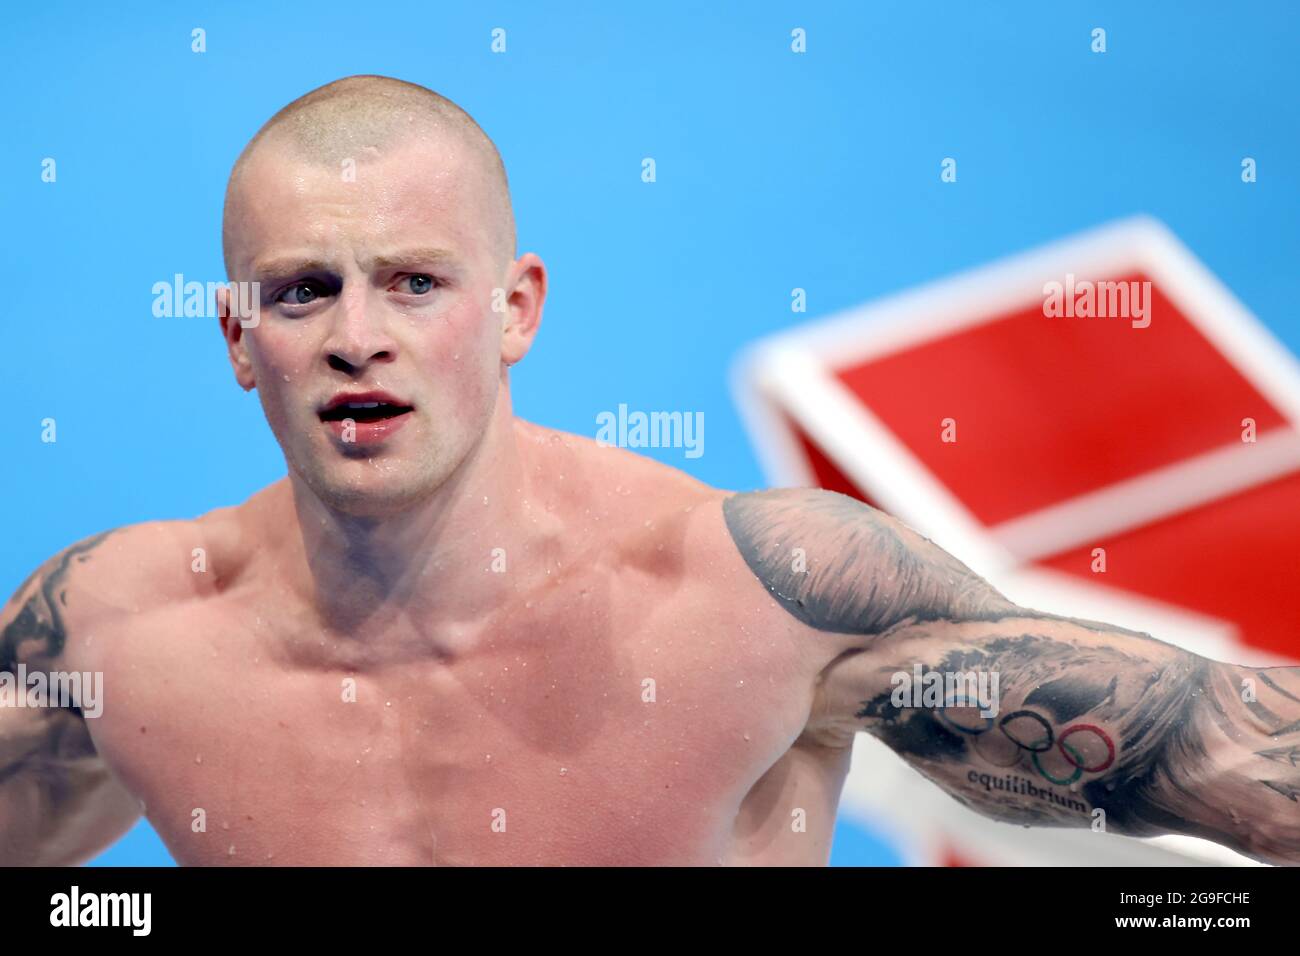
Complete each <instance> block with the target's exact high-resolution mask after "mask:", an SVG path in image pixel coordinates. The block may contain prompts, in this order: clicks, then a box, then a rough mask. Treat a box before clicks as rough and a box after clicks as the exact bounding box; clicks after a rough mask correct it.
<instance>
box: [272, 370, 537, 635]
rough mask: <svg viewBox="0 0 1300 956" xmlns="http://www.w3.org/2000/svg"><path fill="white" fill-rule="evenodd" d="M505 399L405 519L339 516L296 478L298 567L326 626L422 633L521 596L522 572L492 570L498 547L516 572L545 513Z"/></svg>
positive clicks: (353, 631) (350, 631)
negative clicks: (533, 494)
mask: <svg viewBox="0 0 1300 956" xmlns="http://www.w3.org/2000/svg"><path fill="white" fill-rule="evenodd" d="M502 398H503V401H500V402H498V404H497V409H496V412H494V414H493V417H492V420H491V423H490V425H489V428H488V431H487V433H486V434H485V435H484V437H483V440H482V441H481V442H480V443H479V444H478V446H476V447H475V448H474V449H473V450H472V451H471V452H470V454H469V455H468V456H467V457H466V459H465V460H464V461H462V462H461V463H460V465H459V466H457V468H456V470H455V471H454V472H453V473H452V474H451V475H450V476H449V477H448V478H447V480H446V481H444V482H443V483H442V484H441V485H440V486H439V487H438V488H437V490H435V491H434V492H433V493H431V494H430V495H428V496H427V497H426V498H424V499H421V500H420V501H419V502H418V503H416V504H414V505H412V506H410V507H408V508H405V509H403V510H402V511H400V512H395V513H392V514H387V515H383V516H376V517H370V516H367V517H358V516H356V515H350V514H346V513H343V512H340V511H338V510H336V509H334V508H331V507H330V506H329V505H327V504H326V503H325V502H324V501H322V500H321V499H320V498H319V497H318V496H317V495H316V494H315V492H313V491H312V490H311V489H310V488H309V487H308V486H307V485H306V483H305V482H304V481H302V479H301V478H300V477H298V476H297V475H296V474H294V473H293V472H290V487H291V488H292V495H293V508H294V510H295V512H296V514H297V523H298V527H299V529H300V530H301V538H300V539H299V540H297V541H296V545H297V546H296V547H295V548H294V550H295V551H298V552H299V555H298V557H299V559H300V560H295V561H294V562H293V563H294V564H296V565H297V566H298V567H299V568H302V569H303V571H304V574H303V576H302V578H300V581H301V585H302V587H301V589H302V591H303V593H304V596H305V597H306V598H307V600H308V602H309V605H310V606H311V607H313V608H314V609H315V612H316V614H317V615H318V618H319V621H320V624H321V626H322V627H323V628H326V629H328V630H330V631H333V632H335V633H338V634H340V635H348V636H352V637H357V638H364V637H365V636H366V633H367V632H371V633H373V632H375V631H380V630H385V629H387V628H389V627H390V626H393V625H398V626H402V625H410V626H413V627H415V628H416V629H417V630H420V631H423V630H424V629H425V628H427V627H430V626H436V625H437V624H439V623H446V624H454V623H455V622H458V621H476V620H480V619H481V618H482V616H483V609H484V608H485V607H486V608H493V607H497V606H499V605H500V604H502V603H503V602H504V601H505V600H507V599H508V598H509V597H510V596H511V595H512V594H514V593H515V591H516V588H517V584H516V576H515V575H514V574H512V573H492V564H493V556H494V549H496V548H501V549H503V550H502V551H501V552H496V554H497V555H504V557H505V559H506V561H507V562H508V563H507V565H506V569H507V572H511V571H513V568H514V565H515V563H516V562H519V561H521V559H522V558H523V556H524V555H525V554H526V553H529V552H531V551H532V550H533V543H534V539H535V538H537V537H538V536H539V534H538V531H537V530H536V529H537V525H536V523H535V522H533V521H531V520H530V517H531V516H530V514H529V512H534V513H536V512H537V511H538V510H540V511H541V513H542V514H545V510H544V509H534V508H533V506H532V503H531V501H530V500H529V495H530V489H529V487H528V485H527V482H526V469H525V468H524V462H523V460H522V459H523V456H524V453H523V452H522V451H521V448H520V442H519V439H518V436H517V434H516V430H515V427H514V417H513V413H512V412H511V410H510V402H509V399H508V395H503V396H502ZM546 533H548V532H546V531H543V532H542V534H546Z"/></svg>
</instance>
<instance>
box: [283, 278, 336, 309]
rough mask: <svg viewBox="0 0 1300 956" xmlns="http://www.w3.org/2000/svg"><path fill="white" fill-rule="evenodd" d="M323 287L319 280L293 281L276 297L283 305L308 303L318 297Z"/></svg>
mask: <svg viewBox="0 0 1300 956" xmlns="http://www.w3.org/2000/svg"><path fill="white" fill-rule="evenodd" d="M324 291H325V290H324V287H323V286H321V284H320V283H319V282H295V283H294V284H293V285H291V286H289V287H287V288H286V289H285V290H284V291H283V292H281V293H280V294H279V295H278V296H277V297H276V300H275V301H276V302H283V303H284V304H285V305H310V304H311V303H312V302H315V301H316V300H317V299H318V298H320V294H321V293H322V292H324Z"/></svg>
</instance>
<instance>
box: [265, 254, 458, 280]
mask: <svg viewBox="0 0 1300 956" xmlns="http://www.w3.org/2000/svg"><path fill="white" fill-rule="evenodd" d="M455 259H456V254H455V253H454V252H452V251H451V250H450V249H440V248H436V247H434V246H420V247H417V248H413V249H400V250H397V251H395V252H389V253H381V254H380V255H377V256H371V257H370V258H369V259H367V260H364V261H363V262H362V263H361V265H362V267H363V268H364V269H365V271H367V272H369V271H371V270H372V269H391V268H393V267H394V266H413V265H418V264H420V263H434V262H437V263H444V262H453V261H455ZM332 270H333V266H332V265H331V264H330V263H329V262H327V261H326V260H324V259H320V258H315V257H312V256H305V257H304V256H281V257H279V258H272V259H264V260H258V261H255V262H254V263H253V267H252V273H253V278H254V279H256V280H262V281H265V280H267V279H279V278H282V277H285V276H290V275H295V274H298V273H303V272H330V271H332Z"/></svg>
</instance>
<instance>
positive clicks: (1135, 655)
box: [723, 489, 1300, 863]
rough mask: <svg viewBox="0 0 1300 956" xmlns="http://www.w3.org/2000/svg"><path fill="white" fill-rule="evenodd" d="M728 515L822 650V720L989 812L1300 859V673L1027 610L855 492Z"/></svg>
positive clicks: (780, 496) (764, 500)
mask: <svg viewBox="0 0 1300 956" xmlns="http://www.w3.org/2000/svg"><path fill="white" fill-rule="evenodd" d="M723 510H724V514H725V517H726V521H727V526H728V529H729V530H730V532H731V535H732V538H733V539H734V541H735V543H736V546H737V547H738V548H739V550H740V552H741V554H742V555H743V556H744V558H745V561H746V562H747V564H748V565H749V567H750V569H751V570H752V571H753V572H754V574H755V575H756V576H757V577H758V578H759V580H760V581H761V582H762V584H763V585H764V586H765V587H766V588H767V589H768V590H769V592H770V593H771V594H772V595H773V596H774V597H775V598H776V600H777V601H778V602H780V603H781V604H782V605H783V606H784V607H785V608H786V610H787V611H789V612H790V613H791V614H793V615H794V616H795V617H797V618H798V619H799V620H800V621H801V622H803V624H804V625H805V626H806V627H807V628H808V631H809V633H808V639H809V640H826V641H828V642H829V644H830V647H829V648H828V654H829V656H830V657H833V660H832V662H831V664H830V665H829V666H828V667H827V668H826V669H825V671H824V672H823V674H822V683H821V686H820V688H819V694H818V703H817V705H816V707H815V712H814V714H813V715H812V717H811V719H810V724H809V729H810V731H811V732H814V733H816V734H817V735H819V736H821V737H822V738H823V739H827V740H834V741H839V742H849V741H851V740H852V735H853V734H854V733H855V732H857V731H859V730H865V731H867V732H868V733H871V734H873V735H874V736H876V737H878V738H880V739H881V740H883V741H884V742H885V743H886V744H888V745H889V746H890V747H891V748H892V749H893V750H895V751H896V752H897V753H899V754H900V755H901V756H902V757H904V758H905V759H906V760H907V761H908V762H909V763H910V764H912V765H913V766H914V767H916V768H917V769H918V770H919V771H921V772H922V773H923V774H925V775H926V776H927V777H929V778H930V779H931V780H933V781H934V782H935V783H937V784H939V786H941V787H942V788H943V789H945V790H946V791H947V792H948V793H949V794H951V795H952V796H953V797H954V798H956V799H957V800H958V801H960V802H961V803H963V804H965V805H966V806H968V807H970V808H972V809H974V810H976V811H978V812H980V813H982V814H984V815H986V816H989V817H993V818H995V819H998V820H1003V821H1006V822H1011V823H1019V824H1027V825H1033V826H1079V827H1082V826H1094V827H1096V826H1097V821H1099V820H1100V821H1101V822H1102V825H1103V826H1104V828H1105V829H1106V830H1109V831H1113V832H1117V833H1124V834H1128V835H1131V836H1154V835H1158V834H1164V833H1182V834H1188V835H1192V836H1199V837H1204V838H1206V839H1209V840H1213V841H1215V842H1217V843H1222V844H1225V845H1227V846H1229V847H1231V848H1233V849H1235V850H1237V851H1239V852H1241V853H1245V854H1247V855H1249V856H1252V857H1254V858H1256V859H1259V860H1263V861H1266V862H1270V863H1300V802H1298V800H1300V667H1271V668H1252V667H1244V666H1238V665H1234V664H1228V663H1222V662H1219V661H1213V660H1210V659H1207V658H1203V657H1199V656H1197V655H1196V654H1192V653H1190V652H1188V651H1185V650H1182V649H1180V648H1178V647H1175V646H1173V645H1170V644H1166V643H1164V642H1162V641H1158V640H1156V639H1154V638H1152V637H1151V636H1150V635H1147V634H1142V633H1139V632H1136V631H1130V630H1126V629H1124V628H1121V627H1114V626H1111V625H1107V624H1101V623H1097V622H1094V621H1086V620H1077V619H1073V618H1066V617H1061V616H1058V615H1053V614H1045V613H1042V612H1039V611H1033V610H1030V609H1028V608H1022V607H1018V606H1017V605H1015V604H1014V603H1012V602H1011V601H1008V600H1007V599H1006V598H1005V597H1003V596H1002V595H1001V594H999V593H998V592H997V591H996V590H994V589H993V588H992V587H991V586H990V585H989V584H988V583H987V582H985V581H984V580H983V579H982V578H980V577H979V576H977V575H976V574H974V573H973V572H971V571H970V570H969V569H968V568H966V567H965V566H964V565H963V564H961V562H959V561H957V560H956V559H955V558H953V557H952V556H951V555H949V554H947V553H946V552H944V551H943V550H942V549H940V548H938V547H937V546H935V545H934V544H933V543H931V542H930V541H928V540H927V539H925V538H923V537H921V536H920V535H918V534H916V533H915V532H913V531H911V530H910V529H908V528H907V527H906V526H905V525H903V524H902V523H901V522H899V521H897V520H896V519H894V518H891V517H889V516H888V515H886V514H884V513H883V512H880V511H878V510H876V509H874V508H871V507H869V506H867V505H865V504H862V503H861V502H859V501H856V500H854V499H852V498H848V497H846V496H844V495H838V494H834V493H832V492H824V491H817V490H806V489H788V490H779V491H768V492H755V493H751V494H738V495H734V496H732V497H730V498H728V499H727V500H726V501H725V502H724V504H723ZM795 549H799V552H798V554H797V555H796V554H795ZM918 678H919V680H918ZM927 688H928V689H927ZM1098 811H1101V812H1100V813H1099V812H1098Z"/></svg>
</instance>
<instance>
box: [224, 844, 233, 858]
mask: <svg viewBox="0 0 1300 956" xmlns="http://www.w3.org/2000/svg"><path fill="white" fill-rule="evenodd" d="M226 855H227V856H234V855H235V845H234V844H233V843H232V844H230V849H229V850H227V851H226Z"/></svg>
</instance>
